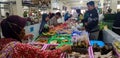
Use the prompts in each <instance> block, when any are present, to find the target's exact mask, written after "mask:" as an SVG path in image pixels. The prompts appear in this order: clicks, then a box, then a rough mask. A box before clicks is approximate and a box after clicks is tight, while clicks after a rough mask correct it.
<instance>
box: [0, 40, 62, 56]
mask: <svg viewBox="0 0 120 58" xmlns="http://www.w3.org/2000/svg"><path fill="white" fill-rule="evenodd" d="M6 41H8V44H6V42H4V43H5V44H6V45H3V46H2V45H0V47H1V48H2V49H1V50H0V58H60V55H61V50H59V49H56V50H51V51H50V50H40V49H39V48H36V47H34V46H31V45H28V44H24V43H20V42H17V41H14V40H9V39H8V40H6ZM10 41H11V42H10ZM0 43H1V40H0Z"/></svg>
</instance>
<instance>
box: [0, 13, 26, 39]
mask: <svg viewBox="0 0 120 58" xmlns="http://www.w3.org/2000/svg"><path fill="white" fill-rule="evenodd" d="M25 25H26V19H24V18H22V17H19V16H17V15H12V16H9V17H8V18H6V19H5V20H3V21H2V22H1V28H2V33H3V36H4V37H6V38H13V39H16V40H18V41H21V39H22V38H23V37H24V35H25V31H24V27H25Z"/></svg>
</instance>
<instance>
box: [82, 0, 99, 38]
mask: <svg viewBox="0 0 120 58" xmlns="http://www.w3.org/2000/svg"><path fill="white" fill-rule="evenodd" d="M87 7H88V11H86V13H85V16H84V17H85V18H84V20H83V22H84V24H85V27H86V30H87V31H88V32H89V33H90V38H91V39H98V34H99V32H98V31H99V28H98V12H97V10H96V8H95V3H94V1H90V2H88V3H87Z"/></svg>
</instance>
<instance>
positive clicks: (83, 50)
mask: <svg viewBox="0 0 120 58" xmlns="http://www.w3.org/2000/svg"><path fill="white" fill-rule="evenodd" d="M89 50H90V49H89V45H88V44H87V43H86V42H85V41H81V42H76V43H73V46H72V50H71V53H69V54H68V58H89V57H90V56H89Z"/></svg>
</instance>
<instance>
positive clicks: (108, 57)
mask: <svg viewBox="0 0 120 58" xmlns="http://www.w3.org/2000/svg"><path fill="white" fill-rule="evenodd" d="M112 51H113V48H112V46H111V45H108V44H106V45H105V46H103V47H100V46H99V45H97V44H94V45H93V53H94V57H95V58H112V57H113V54H112V53H113V52H112Z"/></svg>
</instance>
